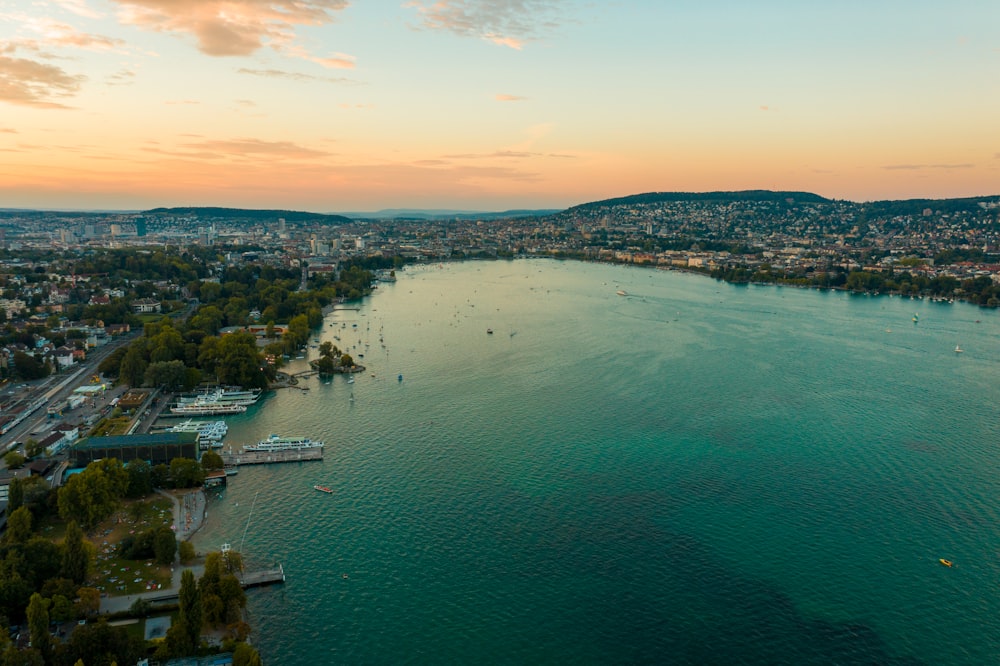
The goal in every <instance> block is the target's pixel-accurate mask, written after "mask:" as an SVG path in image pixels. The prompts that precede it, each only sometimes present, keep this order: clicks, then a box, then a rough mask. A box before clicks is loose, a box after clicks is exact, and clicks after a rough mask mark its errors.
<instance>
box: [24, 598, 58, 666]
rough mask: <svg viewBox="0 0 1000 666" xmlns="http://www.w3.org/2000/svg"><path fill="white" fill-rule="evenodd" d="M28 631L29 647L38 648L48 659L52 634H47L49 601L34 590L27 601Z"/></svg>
mask: <svg viewBox="0 0 1000 666" xmlns="http://www.w3.org/2000/svg"><path fill="white" fill-rule="evenodd" d="M27 615H28V633H29V635H30V636H31V647H33V648H35V649H36V650H38V651H39V652H40V653H41V654H42V657H43V658H45V659H46V661H47V660H48V659H47V658H48V655H49V653H50V652H51V647H52V636H51V634H49V601H48V599H45V598H43V597H42V595H40V594H39V593H37V592H35V593H34V594H32V595H31V600H30V601H29V602H28V612H27Z"/></svg>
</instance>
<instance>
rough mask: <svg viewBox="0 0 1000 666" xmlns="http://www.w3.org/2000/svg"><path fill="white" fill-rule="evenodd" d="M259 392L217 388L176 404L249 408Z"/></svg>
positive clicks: (258, 398) (178, 401) (182, 399)
mask: <svg viewBox="0 0 1000 666" xmlns="http://www.w3.org/2000/svg"><path fill="white" fill-rule="evenodd" d="M260 396H261V391H260V389H249V390H244V389H232V388H228V389H227V388H217V389H211V390H209V391H205V392H204V393H198V394H195V395H189V396H182V397H180V398H178V399H177V404H179V405H191V404H204V403H212V404H223V405H230V404H234V405H245V406H250V405H252V404H254V403H255V402H257V401H258V400H260Z"/></svg>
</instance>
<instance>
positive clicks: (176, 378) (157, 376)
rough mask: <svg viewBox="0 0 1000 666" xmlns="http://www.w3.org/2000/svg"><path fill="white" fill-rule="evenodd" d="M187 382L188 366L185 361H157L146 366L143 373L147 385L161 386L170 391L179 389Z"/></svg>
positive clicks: (144, 382)
mask: <svg viewBox="0 0 1000 666" xmlns="http://www.w3.org/2000/svg"><path fill="white" fill-rule="evenodd" d="M186 383H187V366H186V365H184V361H180V360H172V361H155V362H153V363H150V364H149V365H148V366H146V372H145V374H144V375H143V384H144V385H145V386H161V387H163V388H165V389H166V390H168V391H177V390H180V389H182V388H184V386H185V384H186Z"/></svg>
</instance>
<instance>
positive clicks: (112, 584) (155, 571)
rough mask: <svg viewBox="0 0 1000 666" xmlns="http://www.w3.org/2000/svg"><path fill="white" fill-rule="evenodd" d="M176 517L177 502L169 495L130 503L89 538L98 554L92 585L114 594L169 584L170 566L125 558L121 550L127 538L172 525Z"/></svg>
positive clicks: (137, 591) (134, 591) (91, 580)
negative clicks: (119, 550)
mask: <svg viewBox="0 0 1000 666" xmlns="http://www.w3.org/2000/svg"><path fill="white" fill-rule="evenodd" d="M173 519H174V515H173V502H171V501H170V500H169V499H167V498H165V497H160V496H156V498H155V499H144V500H135V501H132V502H128V503H126V504H125V505H124V506H123V507H122V508H121V509H119V510H118V511H117V512H115V514H114V515H113V516H111V518H109V519H107V520H105V521H104V522H103V523H101V524H100V525H98V526H97V529H96V530H94V531H93V532H92V533H91V535H90V536H88V538H87V540H88V541H89V542H90V543H91V544H93V546H94V550H95V552H96V555H97V557H96V561H95V565H94V572H93V575H91V577H90V580H89V581H88V585H90V586H92V587H96V588H97V589H98V590H100V591H101V592H105V593H107V594H109V595H111V596H117V595H121V594H136V593H139V592H147V591H149V590H154V589H158V588H156V587H154V586H156V585H160V586H162V587H169V586H170V566H162V565H159V564H157V563H156V562H155V561H153V560H126V559H122V558H120V557H118V552H117V551H118V544H119V543H121V541H122V539H124V538H125V537H127V536H130V535H133V534H139V533H140V532H144V531H146V530H148V529H155V528H157V527H160V526H161V525H166V526H170V525H171V524H172V523H173Z"/></svg>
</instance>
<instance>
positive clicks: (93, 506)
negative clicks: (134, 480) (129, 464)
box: [57, 458, 129, 529]
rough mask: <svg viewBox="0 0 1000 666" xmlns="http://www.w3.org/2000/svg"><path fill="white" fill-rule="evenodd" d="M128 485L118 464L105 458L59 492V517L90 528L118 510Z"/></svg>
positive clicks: (126, 478) (93, 463)
mask: <svg viewBox="0 0 1000 666" xmlns="http://www.w3.org/2000/svg"><path fill="white" fill-rule="evenodd" d="M128 484H129V479H128V474H127V473H126V472H125V470H124V468H123V467H122V464H121V461H119V460H116V459H114V458H111V459H108V458H105V459H104V460H98V461H96V462H92V463H90V464H89V465H87V468H86V469H85V470H84V471H83V472H81V473H80V474H74V475H73V476H71V477H70V478H69V481H67V482H66V485H64V486H63V487H62V488H60V489H59V493H58V499H57V503H58V506H59V515H60V517H62V519H63V520H65V521H67V522H68V521H70V520H75V521H76V522H77V523H79V524H80V526H81V527H83V528H84V529H91V528H93V527H94V526H95V525H97V523H99V522H100V521H101V520H103V519H104V518H106V517H107V516H109V515H111V513H112V512H113V511H114V510H115V509H116V508H117V507H118V504H119V503H120V501H121V499H122V498H123V497H124V496H125V493H126V492H127V490H128Z"/></svg>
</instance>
